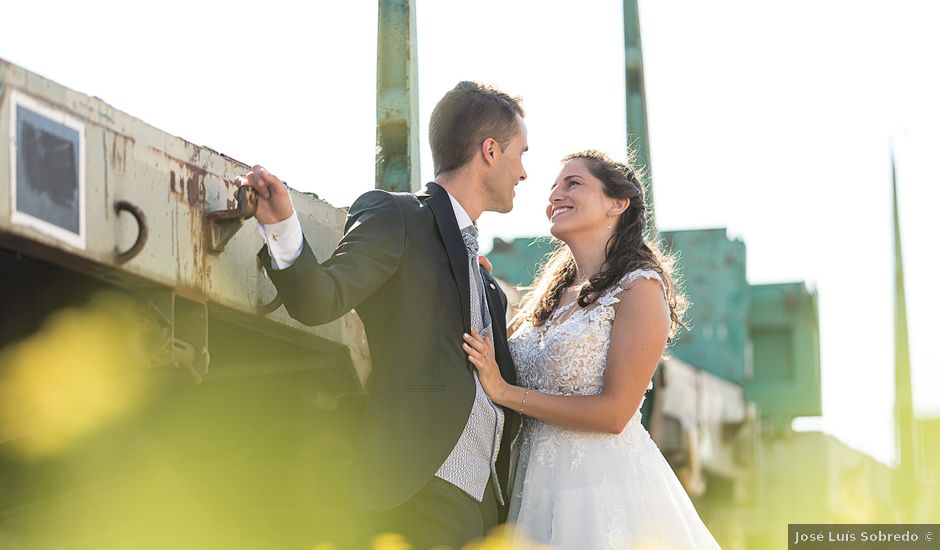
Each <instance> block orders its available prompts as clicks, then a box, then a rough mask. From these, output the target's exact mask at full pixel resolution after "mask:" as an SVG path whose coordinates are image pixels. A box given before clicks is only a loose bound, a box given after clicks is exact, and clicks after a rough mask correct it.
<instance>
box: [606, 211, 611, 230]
mask: <svg viewBox="0 0 940 550" xmlns="http://www.w3.org/2000/svg"><path fill="white" fill-rule="evenodd" d="M610 228H611V220H610V210H608V211H607V229H610Z"/></svg>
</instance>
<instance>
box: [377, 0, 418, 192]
mask: <svg viewBox="0 0 940 550" xmlns="http://www.w3.org/2000/svg"><path fill="white" fill-rule="evenodd" d="M376 72H377V78H376V122H377V127H376V152H375V186H376V188H378V189H386V190H388V191H417V190H418V189H419V188H420V176H421V165H420V157H419V155H420V148H419V143H418V39H417V25H416V18H415V8H414V3H413V2H412V1H411V0H379V36H378V64H377V69H376Z"/></svg>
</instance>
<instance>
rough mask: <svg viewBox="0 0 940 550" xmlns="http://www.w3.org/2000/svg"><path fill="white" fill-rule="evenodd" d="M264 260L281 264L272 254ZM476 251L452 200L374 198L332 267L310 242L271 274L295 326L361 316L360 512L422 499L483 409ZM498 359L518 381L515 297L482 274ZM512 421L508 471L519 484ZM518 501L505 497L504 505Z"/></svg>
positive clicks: (353, 216) (354, 216)
mask: <svg viewBox="0 0 940 550" xmlns="http://www.w3.org/2000/svg"><path fill="white" fill-rule="evenodd" d="M259 256H260V257H261V259H262V265H264V266H266V267H267V266H270V265H271V263H270V257H269V256H268V252H267V247H263V248H262V250H261V252H260V253H259ZM467 261H468V260H467V251H466V248H465V247H464V244H463V239H462V238H461V236H460V231H459V229H458V227H457V221H456V218H455V216H454V210H453V206H452V205H451V202H450V197H449V196H448V194H447V192H446V191H445V190H444V189H443V188H442V187H440V186H439V185H437V184H436V183H429V184H427V186H426V187H425V188H424V189H423V190H421V191H420V192H419V193H417V194H411V193H389V192H386V191H381V190H374V191H369V192H367V193H365V194H364V195H362V196H361V197H359V198H358V199H357V200H356V202H355V203H353V205H352V206H351V207H350V209H349V216H348V218H347V222H346V235H345V236H344V237H343V239H342V241H340V243H339V245H338V246H337V247H336V250H335V251H334V252H333V255H332V256H331V257H330V258H329V259H328V260H326V261H325V262H323V263H322V264H320V263H319V262H318V261H317V258H316V257H315V256H314V254H313V252H312V251H311V250H310V247H309V246H308V245H307V244H306V243H304V247H303V252H302V253H301V255H300V257H299V258H298V259H297V261H296V262H295V263H294V264H292V265H291V266H290V267H288V268H287V269H284V270H273V269H268V273H269V275H270V277H271V280H272V281H274V284H275V286H276V287H277V289H278V292H279V293H280V295H281V297H282V298H283V300H284V304H285V306H286V307H287V311H288V313H290V315H291V317H293V318H295V319H297V320H298V321H300V322H301V323H304V324H306V325H319V324H323V323H327V322H329V321H332V320H334V319H337V318H339V317H340V316H342V315H343V314H345V313H346V312H348V311H349V310H350V309H352V308H355V309H356V312H357V313H358V314H359V317H360V318H361V319H362V322H363V324H364V325H365V330H366V334H367V336H368V340H369V351H370V354H371V356H372V376H371V379H370V380H369V386H368V388H367V389H368V393H369V396H368V398H367V400H366V405H365V411H364V414H363V425H362V429H361V433H360V434H358V435H359V436H360V445H359V449H358V452H357V455H356V456H355V457H354V476H355V480H354V485H353V500H354V502H355V503H356V504H357V505H358V506H360V507H362V508H364V509H367V510H385V509H389V508H393V507H395V506H398V505H400V504H402V503H403V502H405V501H406V500H408V499H409V498H411V497H412V496H413V495H414V494H415V493H416V492H417V491H418V490H419V489H420V488H421V487H422V486H423V485H424V484H425V483H426V482H427V481H428V480H430V479H431V477H432V476H434V474H435V473H436V472H437V470H438V468H440V466H441V464H443V463H444V460H445V459H446V458H447V456H448V455H449V454H450V451H451V450H452V449H453V447H454V445H455V444H456V442H457V440H458V439H459V437H460V434H461V433H462V431H463V428H464V426H465V425H466V423H467V419H468V418H469V415H470V409H471V407H472V404H473V396H474V391H475V390H474V387H475V385H474V382H473V375H472V371H471V369H473V366H472V365H471V364H470V362H469V361H468V360H467V356H466V354H465V353H464V351H463V350H462V349H461V344H462V343H463V339H462V334H463V333H465V332H466V333H469V332H470V306H469V299H470V277H469V270H468V269H467ZM481 274H482V275H483V281H484V286H485V287H486V292H487V299H488V301H489V306H490V313H491V316H492V319H493V320H494V322H493V334H494V343H495V348H496V360H497V362H498V363H499V365H500V369H501V370H502V373H503V377H504V378H505V379H506V380H507V381H509V382H510V383H515V367H514V365H513V363H512V358H511V356H510V354H509V348H508V345H507V343H506V327H505V323H504V322H503V320H504V319H505V316H506V314H505V311H506V296H505V294H503V292H502V290H500V288H499V286H498V285H497V284H496V280H495V279H494V278H493V277H492V276H491V275H490V274H489V273H488V272H487V271H486V270H485V269H481ZM511 420H512V418H511V411H507V417H506V423H505V426H506V429H505V430H504V433H503V441H502V443H501V451H500V457H499V461H498V463H497V471H498V473H499V477H500V481H501V483H503V484H505V482H506V479H507V477H508V454H509V431H510V430H509V426H510V425H511ZM505 494H507V493H506V492H505V489H504V495H505Z"/></svg>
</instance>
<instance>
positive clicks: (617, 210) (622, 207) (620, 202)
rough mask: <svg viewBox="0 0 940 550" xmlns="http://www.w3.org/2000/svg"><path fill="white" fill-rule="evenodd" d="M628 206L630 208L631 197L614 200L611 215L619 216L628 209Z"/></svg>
mask: <svg viewBox="0 0 940 550" xmlns="http://www.w3.org/2000/svg"><path fill="white" fill-rule="evenodd" d="M627 208H630V199H617V200H615V201H614V204H613V205H612V206H611V207H610V215H611V216H618V215H620V214H623V213H624V212H626V211H627Z"/></svg>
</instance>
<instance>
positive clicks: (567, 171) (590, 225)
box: [545, 159, 616, 241]
mask: <svg viewBox="0 0 940 550" xmlns="http://www.w3.org/2000/svg"><path fill="white" fill-rule="evenodd" d="M613 203H614V200H613V199H611V198H610V197H608V196H607V195H605V194H604V184H603V183H602V182H601V180H599V179H598V178H596V177H594V176H593V175H592V174H591V171H590V170H588V165H587V162H586V161H585V160H583V159H572V160H570V161H568V162H567V163H565V165H564V166H562V168H561V172H559V174H558V177H557V178H556V179H555V183H554V185H553V186H552V192H551V195H549V197H548V206H547V207H546V208H545V215H546V216H548V220H549V222H551V233H552V235H553V236H554V237H555V238H558V239H561V240H563V241H564V240H566V239H567V238H570V237H571V236H574V235H577V234H580V233H596V232H598V231H600V230H606V229H607V226H608V225H609V224H611V223H613V222H615V221H616V219H615V218H611V217H609V216H608V214H609V213H610V212H611V208H612V207H613Z"/></svg>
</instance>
